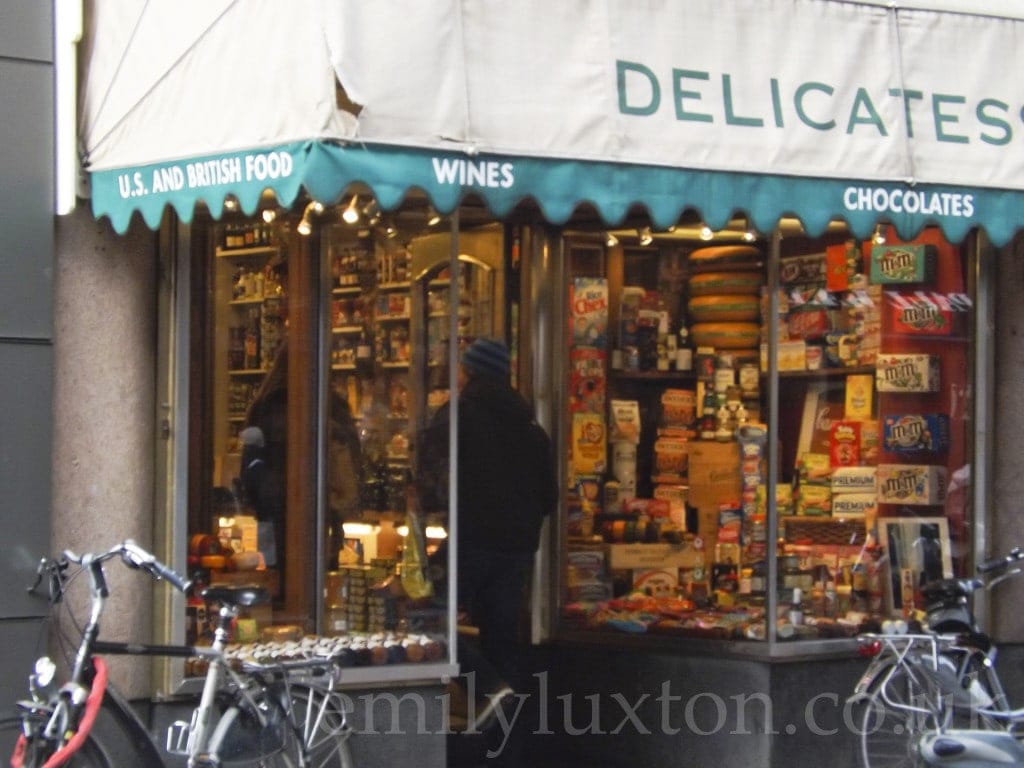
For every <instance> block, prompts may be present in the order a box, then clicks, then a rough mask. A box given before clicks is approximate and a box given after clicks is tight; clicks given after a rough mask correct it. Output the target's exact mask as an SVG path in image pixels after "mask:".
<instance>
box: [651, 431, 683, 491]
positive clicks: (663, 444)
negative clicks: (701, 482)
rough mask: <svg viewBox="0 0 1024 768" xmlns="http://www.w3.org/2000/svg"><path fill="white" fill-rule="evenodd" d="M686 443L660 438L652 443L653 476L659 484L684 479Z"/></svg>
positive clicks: (669, 438) (680, 440)
mask: <svg viewBox="0 0 1024 768" xmlns="http://www.w3.org/2000/svg"><path fill="white" fill-rule="evenodd" d="M687 448H688V441H687V440H684V439H680V438H678V437H660V438H658V439H657V440H655V441H654V476H655V478H656V479H657V480H658V481H659V482H672V481H681V480H683V479H685V477H686V458H687Z"/></svg>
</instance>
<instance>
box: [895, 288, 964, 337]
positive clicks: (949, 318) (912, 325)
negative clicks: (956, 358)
mask: <svg viewBox="0 0 1024 768" xmlns="http://www.w3.org/2000/svg"><path fill="white" fill-rule="evenodd" d="M886 299H887V301H888V303H889V307H890V312H892V330H893V333H903V334H908V335H913V336H922V335H923V336H948V335H949V334H950V333H952V332H953V309H952V307H951V305H950V303H949V299H948V298H946V296H944V295H942V294H941V293H925V292H924V291H918V292H917V293H916V294H914V295H913V296H905V295H903V294H900V293H895V292H889V293H888V294H887V296H886Z"/></svg>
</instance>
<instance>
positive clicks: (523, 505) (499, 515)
mask: <svg viewBox="0 0 1024 768" xmlns="http://www.w3.org/2000/svg"><path fill="white" fill-rule="evenodd" d="M458 390H459V392H458V427H457V429H458V493H457V500H458V511H459V520H458V529H457V542H456V547H457V553H458V566H457V571H456V593H457V596H458V603H459V607H460V609H462V610H465V611H466V612H467V613H468V616H469V618H470V620H471V621H472V622H473V624H474V625H475V626H476V627H477V628H478V629H479V648H476V647H475V646H474V645H472V644H470V643H469V642H468V641H467V640H466V639H465V638H464V637H463V636H462V635H460V637H459V661H460V664H461V665H462V668H463V670H464V672H465V673H466V674H465V675H464V676H463V680H462V682H464V683H465V689H466V691H467V692H469V693H471V694H472V698H473V699H475V701H473V704H474V705H475V706H474V707H473V709H469V707H467V711H468V712H469V713H470V717H471V718H472V720H473V724H475V725H477V726H478V727H479V726H482V725H483V724H484V723H487V722H488V719H489V718H490V717H491V716H492V714H493V712H494V709H495V708H496V707H497V706H498V703H499V701H500V700H501V699H502V698H503V697H505V696H508V695H510V694H512V693H513V692H514V691H515V690H516V689H519V688H521V687H522V686H524V685H525V682H526V681H525V680H523V679H522V678H521V676H520V652H519V643H520V616H521V611H522V608H523V597H524V591H525V587H526V584H527V582H528V579H529V575H530V571H531V567H532V564H533V556H534V553H535V552H536V550H537V545H538V542H539V539H540V530H541V526H542V523H543V520H544V518H545V517H546V516H548V515H550V514H551V512H552V511H553V510H554V508H555V504H556V502H557V483H556V475H555V469H554V454H553V451H552V445H551V440H550V438H549V437H548V435H547V433H546V432H545V431H544V430H543V428H542V427H540V425H539V424H537V422H536V421H535V420H534V418H533V413H532V408H531V406H530V404H529V403H528V402H527V401H526V399H525V398H523V396H522V395H520V394H519V392H517V391H516V390H515V389H514V388H513V387H512V385H511V382H510V359H509V350H508V347H507V346H506V345H505V343H504V342H503V341H499V340H495V339H489V338H478V339H476V340H475V341H473V342H472V343H471V344H470V345H469V346H468V347H467V348H466V349H465V351H464V352H463V354H462V357H461V362H460V366H459V371H458ZM448 420H449V409H448V406H447V404H446V405H445V406H442V407H441V408H440V409H439V410H438V412H437V413H436V414H435V416H434V418H433V420H432V421H431V423H430V425H429V426H428V428H427V429H426V430H425V435H424V440H423V443H422V449H421V451H420V458H419V462H418V467H417V473H418V476H417V479H418V487H419V490H420V494H421V504H422V506H423V509H425V510H446V509H447V504H448V501H447V488H446V484H447V479H448V445H449V424H448ZM432 562H434V563H437V562H440V563H446V562H447V554H446V551H445V550H444V548H443V547H442V549H441V550H439V553H438V556H435V557H434V558H433V559H432ZM438 591H439V594H445V593H444V591H443V590H438ZM454 703H455V702H454V700H453V709H454Z"/></svg>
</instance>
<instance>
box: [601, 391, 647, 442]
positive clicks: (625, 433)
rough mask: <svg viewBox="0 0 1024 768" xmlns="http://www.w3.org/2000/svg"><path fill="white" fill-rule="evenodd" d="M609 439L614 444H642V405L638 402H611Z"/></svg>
mask: <svg viewBox="0 0 1024 768" xmlns="http://www.w3.org/2000/svg"><path fill="white" fill-rule="evenodd" d="M608 439H609V440H610V441H611V442H613V443H620V442H624V443H633V444H634V445H636V444H637V443H639V442H640V403H639V402H638V401H636V400H612V401H611V429H610V431H609V436H608Z"/></svg>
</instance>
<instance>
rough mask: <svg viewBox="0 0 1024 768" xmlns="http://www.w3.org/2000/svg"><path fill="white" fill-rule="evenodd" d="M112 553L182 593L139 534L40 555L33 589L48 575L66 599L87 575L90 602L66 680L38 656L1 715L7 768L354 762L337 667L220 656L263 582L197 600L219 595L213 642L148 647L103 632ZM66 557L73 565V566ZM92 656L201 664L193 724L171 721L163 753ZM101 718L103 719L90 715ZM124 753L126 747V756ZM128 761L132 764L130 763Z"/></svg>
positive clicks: (325, 660)
mask: <svg viewBox="0 0 1024 768" xmlns="http://www.w3.org/2000/svg"><path fill="white" fill-rule="evenodd" d="M118 557H119V558H120V559H121V561H122V562H123V563H124V564H125V565H126V566H128V567H130V568H133V569H138V570H141V571H143V572H145V573H147V574H148V575H150V576H151V577H153V578H154V579H157V580H163V581H166V582H167V583H168V584H170V585H172V586H173V587H174V588H175V589H177V590H179V591H180V592H183V593H185V592H187V591H188V589H189V588H190V586H191V585H190V583H189V582H188V581H187V580H185V579H183V578H182V577H181V576H179V575H178V574H177V573H175V572H174V570H172V569H171V568H169V567H168V566H166V565H165V564H163V563H161V562H160V561H159V560H158V559H157V558H156V557H154V556H153V555H152V554H150V553H149V552H147V551H145V550H144V549H142V548H141V547H140V546H138V545H137V544H136V543H135V542H133V541H131V540H127V541H125V542H123V543H120V544H117V545H115V546H113V547H111V548H110V549H109V550H107V551H106V552H103V553H99V554H84V555H81V556H79V555H76V554H74V553H73V552H70V551H65V552H64V553H63V555H62V556H61V558H60V559H59V560H50V559H43V560H42V561H41V562H40V564H39V567H38V568H37V578H36V582H35V584H33V585H32V586H31V587H30V588H29V590H30V591H35V590H36V589H37V588H38V587H39V585H40V584H41V583H42V581H43V580H44V579H45V580H46V581H47V583H48V585H49V599H50V602H51V605H53V606H56V605H57V604H59V603H62V602H64V600H63V598H64V596H65V593H66V592H67V590H68V588H69V586H70V583H71V581H72V580H73V579H74V578H75V576H77V575H79V574H81V573H86V574H87V575H88V580H89V599H90V611H89V619H88V622H87V623H86V624H85V626H84V627H82V628H80V629H79V628H78V627H77V625H76V630H78V631H80V634H81V636H80V637H79V638H78V640H77V645H76V648H75V653H74V659H73V662H72V664H71V671H70V675H69V677H68V680H67V681H66V682H65V683H64V684H63V685H60V686H57V685H56V683H55V674H56V670H57V666H56V664H55V663H54V662H53V661H52V660H50V659H49V658H48V657H45V656H44V657H42V658H40V659H39V660H38V661H37V662H36V664H35V666H34V669H33V672H32V674H31V675H30V677H29V690H30V693H31V699H29V700H24V701H20V702H18V709H19V714H18V715H17V716H15V717H10V718H7V719H4V720H2V721H0V734H12V735H13V733H14V732H17V734H18V735H17V738H16V739H15V746H14V751H13V754H12V757H11V763H10V764H11V765H12V766H13V767H14V768H51V767H53V766H58V765H73V766H79V767H81V768H111V767H112V766H115V765H125V764H131V763H133V764H135V765H139V766H147V768H148V766H159V765H164V764H166V760H165V756H166V755H181V756H184V757H187V759H188V765H189V766H190V768H228V767H229V766H239V767H240V766H266V767H267V768H270V767H273V766H284V767H287V768H306V767H309V768H326V767H327V766H332V767H333V768H350V767H351V765H352V758H351V754H350V751H349V746H348V743H347V740H348V737H349V735H350V733H351V729H350V727H349V726H348V723H347V721H346V714H345V707H344V700H343V698H342V697H341V695H340V694H339V693H338V692H337V691H336V690H335V686H336V682H337V676H338V671H339V669H340V667H339V666H338V665H337V664H335V663H334V660H333V659H332V658H330V657H313V658H303V659H298V660H289V661H272V662H269V663H268V662H267V661H265V660H261V661H255V660H251V661H250V660H242V659H238V658H236V657H235V656H230V657H229V655H228V654H227V653H226V651H225V649H226V648H227V644H228V639H229V635H230V629H231V626H232V623H233V622H234V620H235V619H236V618H237V616H238V615H239V613H240V610H241V609H242V608H246V607H250V606H253V605H256V604H259V603H261V602H265V601H267V600H269V594H268V593H267V592H266V590H264V589H262V588H259V587H247V586H240V587H227V586H213V587H208V588H207V589H205V590H203V592H202V595H203V597H204V598H205V599H206V600H208V601H211V602H216V603H219V604H220V608H219V610H218V612H217V620H216V627H215V629H214V634H213V642H212V644H211V645H210V646H192V645H150V644H137V643H122V642H110V641H105V640H101V639H99V632H100V619H101V618H102V616H103V612H104V607H105V605H106V600H107V598H108V596H109V594H110V593H109V587H108V584H107V580H106V575H105V572H104V563H106V562H107V561H109V560H111V559H113V558H118ZM72 565H77V566H79V567H78V568H77V569H71V566H72ZM100 654H121V655H142V656H167V657H182V658H196V657H198V658H200V659H202V660H204V661H205V662H206V664H207V669H206V672H205V676H204V680H203V687H202V692H201V695H200V698H199V703H198V705H197V706H196V707H195V709H194V710H193V713H192V718H191V721H190V722H187V723H186V722H183V721H179V722H175V723H173V724H172V725H171V726H170V727H169V728H168V730H167V735H166V743H165V745H164V750H165V752H162V751H161V748H160V747H159V746H158V745H157V743H156V741H155V740H154V737H153V736H152V735H151V734H150V733H149V731H148V729H147V728H146V727H145V726H144V724H143V723H142V722H141V720H140V719H139V717H138V716H137V715H136V714H135V712H134V710H133V709H132V707H131V706H130V704H129V703H128V702H127V701H126V700H125V699H124V697H123V696H121V695H120V694H119V693H118V692H117V691H116V689H115V688H114V687H113V686H112V685H110V684H109V683H108V679H107V667H106V663H105V661H104V659H103V656H102V655H100ZM101 721H102V722H104V724H105V725H106V727H103V728H99V727H97V724H98V723H99V722H101ZM126 752H127V754H126ZM129 761H131V763H129Z"/></svg>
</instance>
